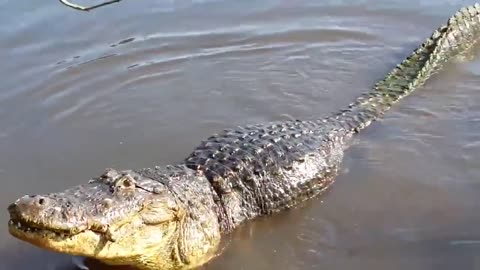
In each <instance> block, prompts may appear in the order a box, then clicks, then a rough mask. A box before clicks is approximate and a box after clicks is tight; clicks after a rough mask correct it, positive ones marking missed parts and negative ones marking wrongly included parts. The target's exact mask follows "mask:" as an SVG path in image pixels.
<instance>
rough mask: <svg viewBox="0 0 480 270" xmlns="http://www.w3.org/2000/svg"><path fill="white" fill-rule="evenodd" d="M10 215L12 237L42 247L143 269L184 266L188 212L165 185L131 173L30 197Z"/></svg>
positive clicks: (16, 204) (110, 172) (112, 174)
mask: <svg viewBox="0 0 480 270" xmlns="http://www.w3.org/2000/svg"><path fill="white" fill-rule="evenodd" d="M8 211H9V213H10V221H9V231H10V233H11V234H12V235H13V236H15V237H17V238H19V239H21V240H24V241H27V242H29V243H31V244H33V245H36V246H38V247H41V248H45V249H49V250H53V251H57V252H62V253H67V254H72V255H79V256H85V257H91V258H95V259H98V260H101V261H104V262H106V263H109V264H120V265H121V264H125V265H126V264H128V265H134V266H137V267H139V268H143V269H153V268H156V269H171V268H177V266H178V265H179V264H181V258H179V257H181V255H182V254H180V255H179V253H181V250H180V247H179V246H180V245H181V243H179V240H178V239H180V238H181V237H179V235H181V230H182V226H183V224H182V222H184V220H185V219H184V216H185V214H184V213H185V212H184V209H183V208H182V207H181V206H180V204H179V203H178V202H177V200H176V198H175V196H174V195H173V194H172V193H171V192H170V191H169V190H168V189H167V188H166V187H165V186H164V185H162V184H161V183H159V182H157V181H153V180H151V179H149V178H146V177H143V176H141V175H139V174H137V173H135V172H132V171H125V172H117V171H115V170H107V172H106V173H104V174H103V175H102V176H101V177H98V178H95V179H92V180H91V181H90V182H89V183H88V184H84V185H80V186H76V187H73V188H70V189H67V190H65V191H63V192H59V193H52V194H47V195H35V196H28V195H27V196H24V197H21V198H19V199H18V200H17V201H16V202H14V203H13V204H11V205H10V206H9V207H8Z"/></svg>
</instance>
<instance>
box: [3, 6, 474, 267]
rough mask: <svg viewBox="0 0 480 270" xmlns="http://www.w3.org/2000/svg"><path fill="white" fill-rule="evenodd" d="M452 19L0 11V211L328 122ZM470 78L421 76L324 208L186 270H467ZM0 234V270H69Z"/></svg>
mask: <svg viewBox="0 0 480 270" xmlns="http://www.w3.org/2000/svg"><path fill="white" fill-rule="evenodd" d="M320 2H321V3H320ZM466 4H470V2H467V1H439V0H429V1H427V0H424V1H408V2H406V1H399V0H397V1H386V0H384V1H360V0H355V1H333V0H332V1H307V0H297V1H291V0H288V1H287V0H283V1H282V0H266V1H231V0H225V1H220V0H219V1H215V0H210V1H208V0H205V1H201V0H196V1H195V0H178V1H130V0H125V1H122V2H121V3H119V4H116V5H114V6H110V7H106V8H102V9H98V10H97V11H95V12H90V13H81V12H77V11H73V10H70V9H67V8H65V7H63V6H61V5H60V4H59V3H58V1H54V0H51V1H33V0H24V1H9V0H0V45H1V48H2V50H0V59H1V60H2V65H1V66H0V79H1V84H0V153H1V154H0V179H1V183H2V188H1V191H0V205H3V206H4V207H6V206H7V205H8V204H9V203H10V202H12V201H13V200H15V199H16V198H17V197H19V196H21V195H23V194H30V193H44V192H51V191H59V190H62V189H64V188H67V187H69V186H72V185H76V184H79V183H83V182H85V181H86V180H88V179H89V178H90V177H92V176H95V175H98V174H99V173H101V172H102V171H103V169H104V168H106V167H116V168H143V167H150V166H153V165H156V164H158V165H165V164H171V163H174V162H176V161H179V160H181V159H182V158H183V157H186V156H187V155H188V154H189V153H190V151H191V150H192V149H193V148H194V147H195V146H196V145H198V143H199V142H200V141H201V140H202V139H204V138H206V137H207V136H208V135H210V134H211V133H214V132H216V131H219V130H222V129H224V128H228V127H234V126H236V125H244V124H253V123H259V122H264V121H275V120H286V119H292V118H298V119H312V118H316V117H321V116H322V115H325V114H327V113H329V112H332V111H335V110H336V109H338V108H340V107H343V106H345V105H346V104H348V103H349V102H350V101H351V100H352V99H353V98H355V97H356V96H357V95H358V94H360V93H362V92H364V91H366V90H368V89H370V88H371V87H372V85H373V84H374V83H375V81H377V80H379V79H381V78H382V76H383V75H385V73H387V72H388V71H389V70H390V69H391V68H392V67H393V66H395V64H396V63H398V62H400V61H401V60H402V59H403V58H404V57H405V56H407V55H408V54H409V53H410V52H411V50H412V49H414V48H415V47H416V46H417V45H418V44H420V43H421V42H422V41H423V40H424V39H425V38H426V37H427V36H429V35H430V34H431V32H432V31H433V30H434V29H435V28H437V27H438V26H439V25H440V24H441V23H443V22H445V20H446V19H447V18H448V17H449V16H450V15H451V14H452V13H453V12H454V11H455V10H456V9H458V8H459V7H461V6H462V5H466ZM479 75H480V61H479V60H476V61H473V62H470V63H466V64H455V65H452V66H450V67H449V68H447V69H446V70H445V72H443V73H442V74H441V75H440V76H436V77H434V78H433V79H432V80H431V81H429V83H428V85H427V86H426V87H424V88H423V89H421V90H420V91H418V92H416V93H415V94H413V95H412V96H411V97H408V98H407V99H405V100H403V101H402V102H401V103H400V104H399V105H398V106H395V107H394V108H393V110H391V111H390V112H389V113H388V114H387V115H386V116H385V118H384V119H383V120H382V121H379V122H376V123H375V124H373V125H372V126H371V127H370V128H369V129H367V130H365V132H363V133H361V134H360V135H359V136H357V140H356V144H355V145H354V146H352V147H351V149H350V150H349V151H348V152H347V154H346V159H345V163H344V167H343V171H342V173H341V175H340V176H339V177H338V178H337V182H336V183H335V185H334V187H333V188H332V189H331V191H330V192H329V193H328V194H326V195H325V196H322V197H320V198H316V199H313V200H311V201H309V202H308V203H306V204H305V205H304V206H302V207H300V208H297V209H294V210H292V211H288V212H284V213H281V214H278V215H275V216H272V217H268V218H262V219H258V220H256V221H254V222H250V223H248V224H246V225H245V226H243V227H242V228H240V229H239V230H237V231H236V232H235V233H234V234H233V235H232V239H231V241H230V245H229V246H228V248H227V249H226V251H225V253H224V254H223V255H221V256H220V257H218V258H217V259H215V260H214V261H212V262H211V263H209V264H208V265H207V266H205V267H202V269H371V270H374V269H454V268H458V269H480V255H478V254H480V232H479V231H478V228H479V227H480V216H479V215H478V208H479V207H480V196H478V194H479V193H480V180H479V179H480V166H479V165H480V164H479V160H480V151H479V150H480V105H479V104H480V94H479V93H478V88H479V86H478V85H480V76H479ZM7 221H8V217H7V212H6V211H5V210H4V211H0V222H1V223H3V224H4V226H0V269H16V270H26V269H49V270H50V269H61V270H67V269H75V268H74V266H73V264H72V262H71V257H69V256H64V255H59V254H53V253H50V252H47V251H43V250H40V249H37V248H34V247H31V246H29V245H28V244H25V243H23V242H20V241H18V240H16V239H14V238H12V237H10V236H9V235H8V233H7V229H6V228H7V226H6V223H7ZM91 269H119V268H113V267H106V266H99V265H95V264H94V265H93V266H91Z"/></svg>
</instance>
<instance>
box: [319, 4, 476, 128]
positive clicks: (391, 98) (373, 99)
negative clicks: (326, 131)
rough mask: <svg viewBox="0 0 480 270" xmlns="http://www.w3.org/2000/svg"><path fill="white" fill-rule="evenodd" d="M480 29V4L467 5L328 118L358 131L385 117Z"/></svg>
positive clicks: (468, 44)
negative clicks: (349, 102) (368, 89)
mask: <svg viewBox="0 0 480 270" xmlns="http://www.w3.org/2000/svg"><path fill="white" fill-rule="evenodd" d="M479 31H480V5H479V4H478V3H477V4H475V5H472V6H468V7H464V8H462V9H460V10H459V11H457V12H456V13H455V15H454V16H452V17H451V18H450V19H449V20H448V23H447V24H446V25H443V26H441V27H440V28H438V29H437V30H436V31H435V32H434V33H433V34H432V36H431V37H430V38H428V39H427V40H426V41H425V42H424V43H423V44H422V45H421V46H420V47H419V48H417V49H416V50H415V51H413V53H412V54H411V55H410V56H409V57H407V58H406V59H405V60H404V61H403V62H402V63H400V64H399V65H397V66H396V67H395V68H394V69H393V70H392V71H391V72H390V73H388V74H387V76H386V77H385V78H384V79H383V80H381V81H379V82H377V83H376V85H375V87H374V88H373V90H372V91H371V92H368V93H365V94H363V95H361V96H360V97H358V98H357V99H356V100H355V101H354V102H353V103H351V104H350V105H349V106H348V107H347V108H346V109H344V110H342V111H341V112H339V113H336V114H334V115H332V116H330V117H328V118H327V119H326V120H324V121H332V122H335V123H336V124H340V125H341V127H342V128H343V129H347V130H350V131H354V132H358V131H359V130H361V129H363V128H365V127H367V126H368V125H369V124H370V123H371V122H372V121H374V120H375V119H377V118H378V117H380V116H382V115H383V113H385V112H386V111H387V110H388V109H390V107H391V106H392V105H393V104H394V103H396V102H397V101H399V100H400V99H401V98H403V97H405V96H407V95H408V94H410V93H411V92H412V91H413V90H415V89H416V88H418V87H420V86H422V85H423V84H424V83H425V82H426V81H427V80H428V78H430V77H431V76H432V75H433V74H435V73H436V72H438V71H439V70H440V69H441V68H442V67H443V66H444V64H445V63H446V62H448V61H449V60H450V59H452V58H453V57H461V56H462V54H464V53H466V52H467V51H469V49H471V47H472V46H473V45H474V43H475V41H476V34H477V33H478V32H479Z"/></svg>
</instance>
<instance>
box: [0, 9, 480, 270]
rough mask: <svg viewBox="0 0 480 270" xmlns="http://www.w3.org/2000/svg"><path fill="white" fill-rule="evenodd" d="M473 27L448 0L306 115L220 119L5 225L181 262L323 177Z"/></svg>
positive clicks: (59, 244)
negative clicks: (217, 125)
mask: <svg viewBox="0 0 480 270" xmlns="http://www.w3.org/2000/svg"><path fill="white" fill-rule="evenodd" d="M479 32H480V5H479V4H475V5H472V6H468V7H464V8H462V9H460V10H458V11H457V12H456V13H455V14H454V15H453V16H452V17H450V19H449V20H448V21H447V22H446V23H445V24H444V25H442V26H441V27H439V28H438V29H437V30H435V31H434V32H433V34H432V35H431V36H430V37H429V38H427V39H426V41H425V42H424V43H422V44H421V45H420V46H419V47H418V48H417V49H415V50H414V51H413V53H411V55H410V56H408V57H407V58H406V59H404V60H403V61H402V62H401V63H400V64H398V65H397V66H396V67H394V68H393V70H392V71H391V72H389V73H388V74H387V75H386V77H385V78H384V79H382V80H380V81H379V82H377V83H376V84H375V85H374V87H373V89H372V90H371V91H369V92H366V93H364V94H361V95H360V96H359V97H358V98H357V99H355V100H354V101H353V102H352V103H350V104H348V105H347V106H346V107H345V108H344V109H342V110H339V111H337V112H335V113H332V114H330V115H327V116H326V117H323V118H319V119H313V120H291V121H283V122H281V121H279V122H271V123H266V124H258V125H250V126H244V127H238V128H233V129H231V130H225V131H223V132H221V133H219V134H215V135H212V136H211V137H209V138H207V139H206V140H204V141H203V142H202V143H201V144H200V145H199V146H198V147H197V148H196V149H195V150H194V151H193V152H192V153H191V154H190V155H189V156H187V158H185V159H184V160H182V161H181V162H178V163H176V164H174V165H169V166H156V167H152V168H144V169H136V170H116V169H107V170H106V171H105V172H103V173H101V174H99V176H95V177H93V178H91V179H90V180H89V181H88V183H84V184H81V185H78V186H75V187H72V188H69V189H66V190H64V191H62V192H58V193H50V194H44V195H25V196H23V197H20V198H19V199H18V200H16V201H15V202H13V203H12V204H11V205H9V206H8V211H9V214H10V220H9V224H8V228H9V232H10V234H12V235H13V236H14V237H16V238H19V239H21V240H23V241H26V242H29V243H31V244H33V245H35V246H38V247H41V248H44V249H48V250H53V251H57V252H61V253H67V254H71V255H78V256H83V257H88V258H94V259H97V260H100V261H102V262H105V263H107V264H111V265H131V266H134V267H137V268H139V269H144V270H153V269H191V268H196V267H198V266H201V265H204V264H205V263H207V262H208V261H210V260H211V259H212V258H214V257H215V256H217V255H219V254H220V253H221V248H220V247H221V246H222V244H221V243H222V240H223V239H225V238H226V237H227V235H229V234H230V233H231V232H232V231H233V230H234V229H235V228H237V227H238V226H239V225H240V224H243V223H245V222H246V221H248V220H252V219H254V218H256V217H260V216H267V215H271V214H274V213H277V212H280V211H282V210H286V209H289V208H292V207H298V205H299V204H300V203H301V202H304V201H306V200H308V199H310V198H312V197H315V196H317V195H319V194H322V193H324V192H325V191H326V190H328V188H329V187H330V186H331V185H332V183H333V182H334V180H335V177H336V175H337V174H338V171H339V168H340V166H341V163H342V159H343V156H344V151H345V150H346V149H347V148H348V146H349V145H351V141H352V137H353V136H354V135H355V134H357V133H358V132H359V131H361V130H362V129H364V128H366V127H367V126H369V125H370V124H371V123H372V122H373V121H375V120H376V119H378V118H379V117H381V116H382V115H383V114H384V113H385V112H386V111H387V110H389V109H390V107H391V106H392V105H394V104H395V103H396V102H397V101H399V100H400V99H402V98H403V97H405V96H407V95H408V94H410V93H411V92H412V91H413V90H415V89H417V88H419V87H421V86H423V85H424V84H425V82H426V81H427V80H428V79H429V78H430V77H431V76H432V75H434V74H436V73H438V72H439V71H440V70H441V69H442V67H445V66H446V64H448V63H450V62H451V60H453V59H461V58H462V57H463V56H466V55H468V54H469V53H470V52H471V51H472V49H473V45H474V44H475V43H476V41H477V38H476V36H477V34H478V33H479Z"/></svg>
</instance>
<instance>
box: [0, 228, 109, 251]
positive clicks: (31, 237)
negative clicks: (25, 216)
mask: <svg viewBox="0 0 480 270" xmlns="http://www.w3.org/2000/svg"><path fill="white" fill-rule="evenodd" d="M8 231H9V232H10V234H11V235H12V236H14V237H16V238H18V239H20V240H23V241H26V242H28V243H30V244H32V245H35V246H37V247H40V248H45V249H48V250H52V251H58V252H65V253H68V254H72V255H79V254H80V253H83V252H82V251H80V250H76V247H75V246H76V245H72V244H73V243H75V242H76V238H77V237H78V236H79V235H80V234H91V235H90V237H91V238H92V239H99V238H100V236H99V235H97V233H95V232H92V231H84V232H81V233H79V234H67V232H57V231H53V230H48V229H40V228H35V227H31V226H27V225H25V224H22V223H21V222H18V221H13V220H10V221H9V223H8Z"/></svg>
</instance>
